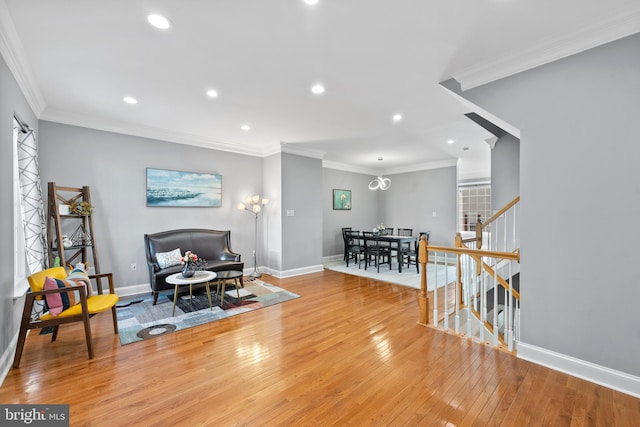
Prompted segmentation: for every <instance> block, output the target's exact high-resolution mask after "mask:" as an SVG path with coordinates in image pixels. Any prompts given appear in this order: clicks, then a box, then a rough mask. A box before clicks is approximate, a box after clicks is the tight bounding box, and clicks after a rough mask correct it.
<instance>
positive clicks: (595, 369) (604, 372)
mask: <svg viewBox="0 0 640 427" xmlns="http://www.w3.org/2000/svg"><path fill="white" fill-rule="evenodd" d="M518 359H524V360H528V361H529V362H533V363H536V364H538V365H542V366H546V367H548V368H551V369H555V370H556V371H560V372H564V373H565V374H569V375H573V376H574V377H578V378H582V379H584V380H587V381H591V382H592V383H596V384H600V385H602V386H605V387H608V388H612V389H614V390H618V391H620V392H622V393H626V394H629V395H631V396H635V397H639V398H640V377H636V376H633V375H630V374H627V373H625V372H620V371H616V370H614V369H611V368H607V367H606V366H600V365H596V364H595V363H590V362H586V361H584V360H580V359H576V358H575V357H571V356H567V355H564V354H561V353H556V352H554V351H551V350H547V349H546V348H541V347H536V346H534V345H531V344H526V343H523V342H520V343H518Z"/></svg>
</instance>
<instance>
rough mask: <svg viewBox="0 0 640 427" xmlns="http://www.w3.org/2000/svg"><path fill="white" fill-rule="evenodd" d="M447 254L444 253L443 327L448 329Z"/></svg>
mask: <svg viewBox="0 0 640 427" xmlns="http://www.w3.org/2000/svg"><path fill="white" fill-rule="evenodd" d="M448 305H449V254H447V253H446V252H445V253H444V304H443V306H444V328H445V329H449V310H447V307H448Z"/></svg>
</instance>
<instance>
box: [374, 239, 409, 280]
mask: <svg viewBox="0 0 640 427" xmlns="http://www.w3.org/2000/svg"><path fill="white" fill-rule="evenodd" d="M378 240H379V241H381V242H389V245H390V246H391V250H392V251H394V250H395V251H396V259H397V260H398V273H402V246H403V245H405V244H406V245H410V244H411V243H412V242H416V241H417V240H418V237H417V236H396V235H393V234H383V235H381V236H378Z"/></svg>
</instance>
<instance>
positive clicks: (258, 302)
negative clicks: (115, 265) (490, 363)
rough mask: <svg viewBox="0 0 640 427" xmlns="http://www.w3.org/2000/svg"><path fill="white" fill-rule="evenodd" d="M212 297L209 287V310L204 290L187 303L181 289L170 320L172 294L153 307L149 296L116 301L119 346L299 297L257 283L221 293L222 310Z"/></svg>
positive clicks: (246, 284)
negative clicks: (210, 304) (211, 307)
mask: <svg viewBox="0 0 640 427" xmlns="http://www.w3.org/2000/svg"><path fill="white" fill-rule="evenodd" d="M238 292H239V294H240V296H239V297H238ZM215 293H216V289H215V286H213V287H212V291H211V303H212V305H213V309H210V308H209V300H208V298H207V294H206V291H205V290H204V289H198V290H197V291H195V290H194V294H193V298H192V299H190V298H189V287H188V286H183V287H181V289H180V293H179V294H178V302H177V303H176V310H175V314H174V315H173V316H172V315H171V311H172V309H173V292H170V293H164V294H161V295H160V297H159V298H158V303H157V304H156V305H153V297H151V296H149V297H146V298H144V299H135V298H134V299H130V300H122V301H120V303H118V305H117V306H116V307H117V308H116V313H117V316H118V329H119V331H118V332H119V336H120V343H121V344H122V345H125V344H130V343H133V342H138V341H142V340H145V339H149V338H153V337H157V336H160V335H164V334H167V333H171V332H174V331H179V330H181V329H187V328H191V327H193V326H198V325H202V324H204V323H208V322H214V321H216V320H220V319H225V318H227V317H231V316H235V315H236V314H242V313H246V312H249V311H253V310H257V309H260V308H263V307H268V306H271V305H275V304H280V303H282V302H285V301H289V300H292V299H295V298H298V297H299V295H296V294H294V293H292V292H289V291H287V290H285V289H282V288H279V287H277V286H274V285H271V284H269V283H266V282H263V281H261V280H253V281H250V282H245V284H244V288H240V289H239V290H238V291H236V289H235V288H234V287H233V286H231V289H229V290H227V291H226V292H225V296H224V307H220V302H219V301H218V299H217V298H216V295H215Z"/></svg>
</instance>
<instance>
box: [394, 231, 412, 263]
mask: <svg viewBox="0 0 640 427" xmlns="http://www.w3.org/2000/svg"><path fill="white" fill-rule="evenodd" d="M397 235H398V236H413V228H398V233H397ZM410 250H411V244H410V243H407V244H405V245H403V246H402V247H401V248H398V263H401V262H404V257H405V256H406V255H407V253H408V252H409V251H410Z"/></svg>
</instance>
